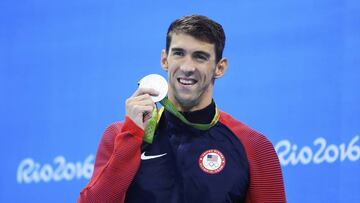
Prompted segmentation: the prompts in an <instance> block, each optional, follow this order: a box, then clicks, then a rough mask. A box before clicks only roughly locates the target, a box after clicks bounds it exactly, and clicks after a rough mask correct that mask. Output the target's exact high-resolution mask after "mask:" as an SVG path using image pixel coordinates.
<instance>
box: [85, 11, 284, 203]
mask: <svg viewBox="0 0 360 203" xmlns="http://www.w3.org/2000/svg"><path fill="white" fill-rule="evenodd" d="M224 46H225V33H224V31H223V28H222V26H221V25H220V24H218V23H217V22H215V21H213V20H211V19H209V18H207V17H205V16H199V15H192V16H185V17H183V18H180V19H177V20H175V21H174V22H173V23H172V24H171V25H170V27H169V29H168V32H167V38H166V49H165V50H163V51H162V53H161V66H162V68H163V69H164V70H165V71H166V72H167V73H168V84H169V91H168V99H166V100H167V102H168V103H171V105H170V106H173V107H174V108H170V107H169V106H167V105H164V106H165V110H164V112H163V113H162V114H161V117H160V120H159V122H158V125H157V128H156V131H155V135H154V139H153V142H152V143H151V144H148V143H145V142H143V138H144V130H145V129H146V127H147V126H148V123H149V119H151V118H150V117H151V116H149V115H151V114H149V112H152V111H153V109H154V108H155V104H154V102H153V101H152V99H151V96H156V95H157V94H158V92H156V91H155V90H153V89H145V88H139V89H138V90H136V92H135V93H134V94H133V95H132V96H131V97H130V98H128V99H127V101H126V117H125V121H123V122H117V123H114V124H112V125H110V126H109V127H108V128H107V129H106V131H105V132H104V134H103V137H102V139H101V142H100V144H99V148H98V152H97V155H96V161H95V168H94V174H93V176H92V178H91V180H90V183H89V184H88V185H87V186H86V187H85V188H84V189H83V191H81V193H80V197H79V199H78V202H100V203H102V202H134V203H140V202H141V203H142V202H164V203H171V202H173V203H182V202H189V203H192V202H194V203H198V202H206V203H209V202H214V203H218V202H246V203H255V202H286V198H285V192H284V186H283V178H282V173H281V168H280V164H279V161H278V158H277V156H276V153H275V150H274V148H273V146H272V144H271V143H270V142H269V141H268V139H267V138H266V137H264V136H263V135H261V134H260V133H258V132H256V131H254V130H252V129H251V128H249V127H248V126H246V125H245V124H243V123H241V122H239V121H237V120H235V119H234V118H233V117H231V116H230V115H229V114H226V113H225V112H222V111H220V110H218V109H217V107H216V105H215V101H214V100H213V87H214V81H215V79H217V78H220V77H222V76H223V75H224V74H225V71H226V69H227V66H228V63H227V59H225V58H223V57H222V52H223V49H224Z"/></svg>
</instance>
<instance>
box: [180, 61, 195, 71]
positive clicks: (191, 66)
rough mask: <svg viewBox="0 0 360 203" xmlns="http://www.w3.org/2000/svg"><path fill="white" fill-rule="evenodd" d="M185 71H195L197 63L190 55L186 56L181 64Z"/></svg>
mask: <svg viewBox="0 0 360 203" xmlns="http://www.w3.org/2000/svg"><path fill="white" fill-rule="evenodd" d="M180 69H181V70H182V71H183V72H184V73H193V72H194V71H195V63H194V61H193V60H192V59H191V58H190V57H186V58H185V59H184V61H183V63H182V64H181V66H180Z"/></svg>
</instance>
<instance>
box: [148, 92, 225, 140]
mask: <svg viewBox="0 0 360 203" xmlns="http://www.w3.org/2000/svg"><path fill="white" fill-rule="evenodd" d="M160 103H161V105H163V107H162V108H161V109H160V110H159V112H158V110H157V108H154V109H153V111H152V117H151V118H150V120H149V123H148V125H147V126H146V128H145V135H144V141H145V142H147V143H149V144H151V143H152V141H153V139H154V133H155V130H156V126H157V124H158V123H159V121H160V117H161V114H162V113H163V111H164V108H165V109H166V110H167V111H169V112H170V113H171V114H173V115H174V116H175V117H177V118H178V119H180V120H181V121H182V122H183V123H185V124H186V125H189V126H191V127H193V128H196V129H198V130H208V129H210V128H211V127H213V126H214V125H215V124H216V123H217V122H218V120H219V117H220V113H219V110H218V108H217V107H216V106H215V115H214V117H213V119H212V120H211V122H210V123H206V124H203V123H192V122H190V121H188V120H187V119H186V118H185V116H184V115H182V114H181V113H180V112H179V111H178V110H177V109H176V107H175V105H174V104H173V103H172V102H171V101H170V100H169V99H168V98H167V97H165V98H164V99H163V100H161V101H160Z"/></svg>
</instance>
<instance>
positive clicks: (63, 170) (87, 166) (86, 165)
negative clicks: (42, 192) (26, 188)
mask: <svg viewBox="0 0 360 203" xmlns="http://www.w3.org/2000/svg"><path fill="white" fill-rule="evenodd" d="M93 170H94V155H89V156H88V157H86V159H85V160H84V161H83V162H81V161H78V162H76V163H74V162H69V161H66V159H65V157H64V156H57V157H55V158H54V161H53V163H43V164H41V163H39V162H36V161H34V160H33V159H32V158H26V159H23V160H22V161H21V162H20V164H19V166H18V169H17V176H16V180H17V182H18V183H19V184H20V183H25V184H30V183H39V182H45V183H46V182H50V181H54V182H59V181H72V180H75V179H81V178H85V179H90V177H91V175H92V173H93Z"/></svg>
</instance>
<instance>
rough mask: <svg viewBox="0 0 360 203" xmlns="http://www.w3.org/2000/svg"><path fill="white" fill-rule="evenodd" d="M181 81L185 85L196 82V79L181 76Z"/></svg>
mask: <svg viewBox="0 0 360 203" xmlns="http://www.w3.org/2000/svg"><path fill="white" fill-rule="evenodd" d="M179 82H180V83H181V84H183V85H193V84H195V83H196V80H193V79H184V78H180V79H179Z"/></svg>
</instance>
